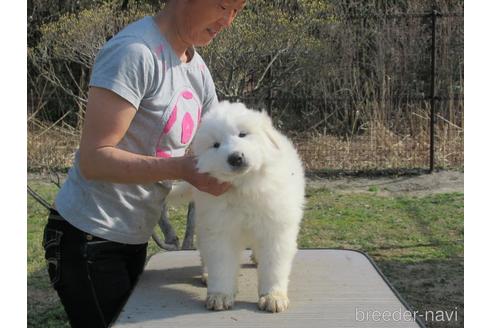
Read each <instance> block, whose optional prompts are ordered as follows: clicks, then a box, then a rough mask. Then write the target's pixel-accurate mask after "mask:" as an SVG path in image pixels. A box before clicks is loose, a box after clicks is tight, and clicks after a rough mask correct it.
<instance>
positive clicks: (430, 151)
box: [233, 11, 464, 171]
mask: <svg viewBox="0 0 492 328" xmlns="http://www.w3.org/2000/svg"><path fill="white" fill-rule="evenodd" d="M323 32H324V40H325V41H324V42H326V43H327V44H330V45H332V46H331V47H326V48H324V49H325V52H323V53H314V54H306V56H307V57H309V60H307V61H306V62H307V63H308V64H309V65H316V66H317V67H316V70H315V73H313V70H312V69H306V70H305V71H306V72H308V73H309V74H306V75H302V74H301V75H300V77H299V81H298V82H299V83H298V84H297V87H296V88H295V89H279V88H272V89H269V90H267V92H263V94H246V95H244V96H242V97H239V98H237V99H233V100H240V101H243V102H245V103H247V104H249V105H250V106H253V107H255V106H256V107H263V108H266V109H267V110H268V111H269V113H270V114H271V115H272V116H273V118H274V121H275V122H276V124H277V125H278V126H280V127H281V128H282V129H284V130H285V131H289V133H290V134H291V135H292V136H294V139H295V141H296V143H297V145H298V148H299V150H300V152H301V154H302V156H303V157H304V160H305V163H306V166H307V168H308V169H311V170H350V171H353V170H373V169H377V170H381V169H413V168H419V169H430V170H433V169H434V168H436V167H437V168H462V167H463V140H464V131H463V118H464V104H463V85H464V82H463V14H462V13H439V12H437V11H431V12H429V13H414V14H392V15H380V16H347V17H344V18H343V19H340V20H339V21H338V22H336V23H335V24H333V25H330V27H329V30H326V31H323ZM277 70H280V71H281V70H282V59H281V60H279V61H278V62H277V63H275V65H272V68H271V72H270V75H269V78H271V79H275V74H276V71H277ZM300 70H301V71H302V70H304V68H303V67H301V68H300ZM306 86H308V87H306Z"/></svg>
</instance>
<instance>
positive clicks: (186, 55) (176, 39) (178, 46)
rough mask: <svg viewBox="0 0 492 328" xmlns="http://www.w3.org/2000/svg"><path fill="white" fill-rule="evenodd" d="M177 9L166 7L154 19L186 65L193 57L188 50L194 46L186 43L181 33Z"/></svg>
mask: <svg viewBox="0 0 492 328" xmlns="http://www.w3.org/2000/svg"><path fill="white" fill-rule="evenodd" d="M168 6H169V5H168ZM176 9H177V8H167V7H166V8H164V10H162V11H161V12H159V13H158V14H157V15H156V16H155V17H154V20H155V22H156V24H157V26H158V27H159V30H160V32H161V33H162V35H164V36H165V37H166V40H167V41H168V42H169V43H170V44H171V47H172V48H173V50H174V52H175V53H176V56H178V58H179V59H180V60H181V61H182V62H184V63H186V62H188V61H190V60H191V57H192V56H193V54H192V53H190V51H189V50H188V49H190V48H191V47H192V45H190V44H188V43H186V42H185V41H184V40H183V38H182V37H181V35H180V33H179V30H180V29H179V21H178V20H177V19H176V17H177V16H178V12H177V10H176Z"/></svg>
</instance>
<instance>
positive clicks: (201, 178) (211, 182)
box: [182, 156, 231, 196]
mask: <svg viewBox="0 0 492 328" xmlns="http://www.w3.org/2000/svg"><path fill="white" fill-rule="evenodd" d="M182 160H183V166H182V169H183V174H182V175H183V180H185V181H186V182H188V183H189V184H191V185H193V186H194V187H195V188H196V189H198V190H200V191H203V192H206V193H209V194H211V195H214V196H220V195H222V194H223V193H225V192H226V191H227V190H229V188H230V187H231V184H230V183H228V182H219V181H218V180H217V179H216V178H214V177H212V176H210V175H209V174H207V173H199V172H198V171H197V169H196V159H195V158H194V157H189V156H185V157H182Z"/></svg>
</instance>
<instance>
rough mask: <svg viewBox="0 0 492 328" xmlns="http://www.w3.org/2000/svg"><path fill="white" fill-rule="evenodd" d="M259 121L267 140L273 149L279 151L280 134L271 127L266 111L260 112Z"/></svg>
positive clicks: (270, 120)
mask: <svg viewBox="0 0 492 328" xmlns="http://www.w3.org/2000/svg"><path fill="white" fill-rule="evenodd" d="M261 120H262V130H263V131H264V132H265V134H266V136H267V138H268V140H269V141H270V142H271V143H272V145H273V147H275V148H276V149H277V150H280V134H279V133H278V131H277V130H276V129H275V128H274V127H273V123H272V119H271V118H270V116H268V114H267V112H266V111H261Z"/></svg>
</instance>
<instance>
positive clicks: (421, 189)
mask: <svg viewBox="0 0 492 328" xmlns="http://www.w3.org/2000/svg"><path fill="white" fill-rule="evenodd" d="M307 185H308V186H309V187H312V188H325V189H329V190H333V191H336V192H342V193H353V192H358V193H366V192H367V193H374V192H376V193H377V194H378V195H381V196H399V195H409V196H425V195H429V194H435V193H449V192H464V173H463V172H458V171H438V172H435V173H432V174H422V175H414V176H397V177H395V176H384V177H374V178H372V177H371V178H367V177H351V176H348V177H337V178H323V177H316V176H315V175H309V177H308V178H307Z"/></svg>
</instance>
